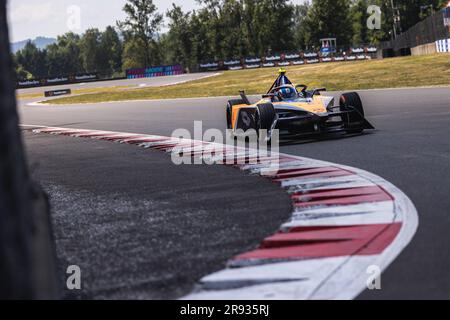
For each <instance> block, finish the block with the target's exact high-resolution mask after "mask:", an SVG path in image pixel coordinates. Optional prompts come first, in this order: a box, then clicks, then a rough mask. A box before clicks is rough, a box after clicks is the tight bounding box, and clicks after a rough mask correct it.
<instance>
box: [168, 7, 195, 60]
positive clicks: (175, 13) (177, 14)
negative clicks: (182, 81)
mask: <svg viewBox="0 0 450 320" xmlns="http://www.w3.org/2000/svg"><path fill="white" fill-rule="evenodd" d="M166 16H167V17H168V18H169V23H168V26H169V31H168V32H167V34H166V37H163V38H162V40H163V45H164V47H165V49H166V50H165V52H167V60H166V61H165V62H169V63H170V62H172V61H178V62H179V63H181V64H182V65H183V66H185V67H190V66H191V62H192V54H193V42H194V41H193V40H194V39H193V34H192V32H191V28H192V27H191V14H190V13H189V12H188V13H184V12H183V11H182V9H181V7H180V6H177V5H175V4H172V9H171V10H168V11H167V13H166Z"/></svg>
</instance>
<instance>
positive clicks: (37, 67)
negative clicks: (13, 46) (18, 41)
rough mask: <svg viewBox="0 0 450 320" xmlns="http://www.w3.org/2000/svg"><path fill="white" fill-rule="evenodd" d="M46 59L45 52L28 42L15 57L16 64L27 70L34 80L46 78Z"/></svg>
mask: <svg viewBox="0 0 450 320" xmlns="http://www.w3.org/2000/svg"><path fill="white" fill-rule="evenodd" d="M46 58H47V53H46V51H45V50H39V49H38V48H37V47H36V45H35V44H34V43H33V42H31V41H28V42H27V44H26V45H25V47H24V48H23V49H22V50H20V51H19V52H18V53H17V55H16V59H17V63H18V64H19V65H21V66H22V67H23V68H24V69H26V70H28V72H30V73H31V74H32V75H33V77H35V78H43V77H46V76H47V70H46Z"/></svg>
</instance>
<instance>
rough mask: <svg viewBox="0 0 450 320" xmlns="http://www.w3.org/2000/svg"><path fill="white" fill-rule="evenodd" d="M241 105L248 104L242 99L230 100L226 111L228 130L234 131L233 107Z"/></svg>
mask: <svg viewBox="0 0 450 320" xmlns="http://www.w3.org/2000/svg"><path fill="white" fill-rule="evenodd" d="M240 104H246V103H245V102H244V100H242V99H234V100H229V101H228V103H227V109H226V113H227V129H232V128H233V126H232V124H231V121H232V118H233V107H234V106H237V105H240Z"/></svg>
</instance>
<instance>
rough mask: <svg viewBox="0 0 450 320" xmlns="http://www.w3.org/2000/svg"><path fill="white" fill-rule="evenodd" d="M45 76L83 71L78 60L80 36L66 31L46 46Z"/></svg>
mask: <svg viewBox="0 0 450 320" xmlns="http://www.w3.org/2000/svg"><path fill="white" fill-rule="evenodd" d="M46 51H47V70H48V71H47V76H49V77H55V76H61V75H70V74H77V73H81V72H82V71H83V68H82V63H81V60H80V36H79V35H77V34H75V33H73V32H68V33H66V34H64V35H62V36H59V37H58V39H57V42H56V43H54V44H51V45H49V46H47V50H46Z"/></svg>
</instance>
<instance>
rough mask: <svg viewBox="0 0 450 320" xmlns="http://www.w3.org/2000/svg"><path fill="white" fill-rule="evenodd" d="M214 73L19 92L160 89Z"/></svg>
mask: <svg viewBox="0 0 450 320" xmlns="http://www.w3.org/2000/svg"><path fill="white" fill-rule="evenodd" d="M212 75H214V73H211V72H204V73H187V74H181V75H177V76H167V77H155V78H138V79H122V80H109V81H99V82H89V81H86V82H81V83H74V84H63V85H57V86H47V87H37V88H28V89H19V90H17V93H18V94H34V93H42V94H44V92H45V91H51V90H61V89H71V90H80V89H91V88H110V87H130V88H139V87H159V86H165V85H171V84H174V83H179V82H186V81H192V80H197V79H201V78H203V77H206V76H212Z"/></svg>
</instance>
